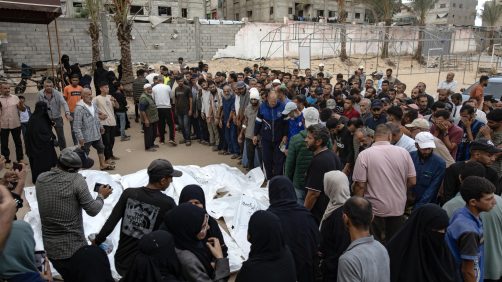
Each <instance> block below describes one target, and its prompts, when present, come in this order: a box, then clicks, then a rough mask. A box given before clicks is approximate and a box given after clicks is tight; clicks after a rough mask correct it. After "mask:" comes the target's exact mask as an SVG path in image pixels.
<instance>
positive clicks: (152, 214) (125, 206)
mask: <svg viewBox="0 0 502 282" xmlns="http://www.w3.org/2000/svg"><path fill="white" fill-rule="evenodd" d="M147 173H148V185H146V186H145V187H139V188H128V189H125V190H124V192H122V195H120V199H119V200H118V202H117V203H116V204H115V207H113V210H112V212H111V214H110V216H109V217H108V219H107V220H106V222H105V225H103V227H102V228H101V231H99V233H98V234H97V235H96V238H95V240H94V242H93V244H96V245H100V244H101V243H103V242H104V241H105V240H106V237H108V236H109V235H110V234H111V233H112V232H113V230H114V229H115V226H116V225H117V223H118V222H119V221H120V220H122V224H121V225H120V240H119V245H118V247H117V252H116V253H115V269H116V270H117V272H118V273H119V274H120V275H121V276H122V277H124V276H125V275H126V274H127V271H128V269H129V268H130V267H131V265H132V263H133V262H134V258H135V257H136V254H137V253H138V242H139V240H140V239H141V238H142V237H143V236H144V235H146V234H149V233H150V232H152V231H155V230H157V229H159V227H160V224H161V223H162V222H163V221H164V216H165V214H166V213H167V212H168V211H170V210H171V209H172V208H174V207H176V203H175V202H174V200H173V199H172V198H171V197H169V196H167V195H166V194H164V193H162V192H163V191H165V190H166V189H167V188H168V187H169V185H170V184H171V183H172V182H173V177H180V176H181V175H182V174H183V173H182V172H181V171H179V170H175V169H174V168H173V166H172V164H171V163H170V162H169V161H168V160H164V159H157V160H154V161H152V162H151V163H150V165H149V166H148V169H147Z"/></svg>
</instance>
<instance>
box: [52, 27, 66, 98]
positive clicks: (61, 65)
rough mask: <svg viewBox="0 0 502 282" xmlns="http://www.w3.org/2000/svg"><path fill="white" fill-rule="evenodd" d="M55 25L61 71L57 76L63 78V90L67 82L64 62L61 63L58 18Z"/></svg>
mask: <svg viewBox="0 0 502 282" xmlns="http://www.w3.org/2000/svg"><path fill="white" fill-rule="evenodd" d="M54 26H55V27H56V43H57V45H58V62H59V73H58V74H57V76H58V77H59V78H60V80H61V90H63V88H64V87H65V86H66V83H65V81H64V77H63V73H64V72H63V64H61V47H60V44H59V32H58V20H57V19H54Z"/></svg>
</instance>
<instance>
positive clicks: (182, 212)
mask: <svg viewBox="0 0 502 282" xmlns="http://www.w3.org/2000/svg"><path fill="white" fill-rule="evenodd" d="M208 221H209V215H207V213H206V211H205V210H203V209H201V208H199V207H197V206H195V205H192V204H190V203H183V204H181V205H179V206H177V207H175V208H174V209H172V210H171V211H169V212H168V213H167V215H166V216H165V218H164V225H165V227H166V228H167V230H168V231H169V232H170V233H171V234H172V235H173V237H174V242H175V245H176V255H177V256H178V260H179V261H180V264H181V272H182V275H183V278H184V280H187V281H197V282H209V281H218V282H223V281H227V278H228V276H229V275H230V267H229V262H228V258H225V257H223V252H222V250H221V247H220V244H219V240H218V238H209V239H208V240H206V239H205V238H206V232H207V230H208V229H209V223H208Z"/></svg>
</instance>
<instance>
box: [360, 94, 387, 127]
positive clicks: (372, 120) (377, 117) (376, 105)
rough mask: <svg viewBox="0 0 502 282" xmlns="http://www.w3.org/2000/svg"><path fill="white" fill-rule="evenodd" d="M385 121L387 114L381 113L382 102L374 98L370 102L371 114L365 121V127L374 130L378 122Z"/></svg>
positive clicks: (382, 122)
mask: <svg viewBox="0 0 502 282" xmlns="http://www.w3.org/2000/svg"><path fill="white" fill-rule="evenodd" d="M386 122H387V116H386V115H385V114H384V113H383V103H382V101H380V100H378V99H375V100H373V101H372V102H371V116H370V117H368V118H367V119H366V121H365V124H364V125H366V126H367V127H369V128H371V129H373V130H376V127H377V126H378V125H380V124H384V123H386Z"/></svg>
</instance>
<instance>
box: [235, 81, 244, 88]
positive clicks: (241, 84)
mask: <svg viewBox="0 0 502 282" xmlns="http://www.w3.org/2000/svg"><path fill="white" fill-rule="evenodd" d="M244 87H246V83H244V81H238V82H237V88H244Z"/></svg>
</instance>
